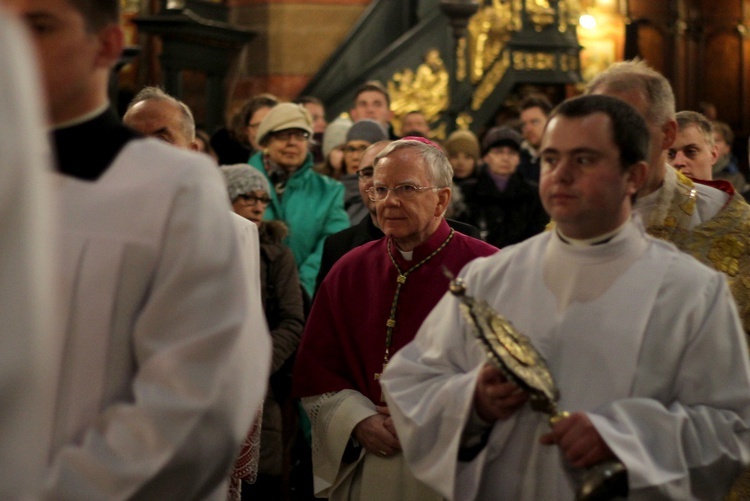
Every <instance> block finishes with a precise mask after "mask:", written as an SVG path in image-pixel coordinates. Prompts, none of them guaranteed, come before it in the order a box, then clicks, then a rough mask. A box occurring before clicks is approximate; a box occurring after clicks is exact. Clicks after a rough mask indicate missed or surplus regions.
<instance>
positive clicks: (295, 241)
mask: <svg viewBox="0 0 750 501" xmlns="http://www.w3.org/2000/svg"><path fill="white" fill-rule="evenodd" d="M248 163H249V164H250V165H251V166H253V167H255V168H256V169H258V170H259V171H260V172H262V173H263V174H264V175H265V176H266V179H268V173H267V172H266V169H265V166H264V165H263V152H258V153H256V154H254V155H253V156H252V157H250V160H249V161H248ZM312 166H313V160H312V155H311V154H309V153H308V154H307V159H306V160H305V163H304V164H303V165H302V167H300V168H299V169H298V170H297V171H296V172H295V173H294V174H292V176H291V177H290V178H289V180H288V181H287V184H286V189H285V190H284V195H283V196H282V197H281V202H279V199H278V197H277V196H276V192H275V190H273V189H271V203H270V204H269V206H268V208H267V209H266V213H265V216H264V217H263V219H265V220H267V221H271V220H274V219H280V220H281V221H284V222H285V223H286V225H287V226H288V227H289V236H288V237H287V238H286V240H285V241H284V243H285V244H286V245H288V246H289V248H290V249H292V253H293V254H294V260H295V261H296V262H297V269H298V270H299V278H300V282H301V283H302V285H303V286H304V287H305V290H306V291H307V292H308V294H310V296H311V297H312V294H313V291H314V290H315V278H316V277H317V276H318V269H319V268H320V258H321V255H322V253H323V242H324V241H325V239H326V237H327V236H328V235H332V234H334V233H336V232H338V231H341V230H343V229H345V228H348V227H349V216H348V215H347V214H346V211H344V186H343V185H342V184H341V183H339V182H338V181H335V180H333V179H331V178H329V177H326V176H323V175H321V174H318V173H317V172H315V171H314V170H312ZM268 184H269V185H271V186H272V187H273V183H271V180H270V179H269V180H268Z"/></svg>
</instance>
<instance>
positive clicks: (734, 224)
mask: <svg viewBox="0 0 750 501" xmlns="http://www.w3.org/2000/svg"><path fill="white" fill-rule="evenodd" d="M662 190H663V193H662V196H660V198H659V202H658V205H657V207H656V208H655V209H654V210H652V211H651V213H650V214H648V215H644V224H645V225H646V231H647V232H648V233H649V234H650V235H652V236H654V237H656V238H660V239H663V240H667V241H670V242H672V243H673V244H675V245H676V246H677V247H678V248H679V249H680V250H681V251H683V252H686V253H688V254H690V255H691V256H693V257H694V258H696V259H697V260H698V261H700V262H702V263H704V264H706V265H707V266H710V267H711V268H713V269H715V270H717V271H720V272H722V273H724V274H725V275H726V276H727V281H728V283H729V287H730V289H731V291H732V295H733V296H734V300H735V302H736V303H737V309H738V311H739V314H740V318H741V319H742V325H743V327H744V329H745V334H746V335H749V336H750V205H748V204H747V202H745V200H744V199H743V198H742V196H740V195H739V194H737V193H732V194H731V195H730V198H729V201H728V202H727V203H726V204H725V205H724V207H722V208H721V210H720V211H719V212H718V213H717V214H716V215H715V216H714V217H713V218H711V219H710V220H708V221H705V222H703V223H701V224H699V225H697V226H695V227H693V228H690V227H689V222H690V219H691V217H692V215H693V213H694V212H695V210H696V197H697V192H696V189H695V183H694V182H693V181H691V180H690V179H688V178H687V177H686V176H684V175H682V174H680V173H679V172H677V176H676V178H674V177H672V176H666V177H665V182H664V186H663V187H662Z"/></svg>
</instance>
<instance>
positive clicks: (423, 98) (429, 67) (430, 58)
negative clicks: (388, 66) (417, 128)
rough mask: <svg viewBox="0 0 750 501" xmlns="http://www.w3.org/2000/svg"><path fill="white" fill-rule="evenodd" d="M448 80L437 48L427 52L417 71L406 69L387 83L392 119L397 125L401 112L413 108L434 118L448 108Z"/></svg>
mask: <svg viewBox="0 0 750 501" xmlns="http://www.w3.org/2000/svg"><path fill="white" fill-rule="evenodd" d="M448 79H449V78H448V71H447V70H446V69H445V64H444V63H443V60H442V59H441V57H440V52H439V51H438V50H437V49H430V50H429V51H427V54H425V58H424V63H422V64H420V65H419V66H418V67H417V70H416V72H415V71H413V70H411V69H410V68H407V69H405V70H403V71H401V72H398V73H395V74H394V75H393V77H392V78H391V80H390V81H389V82H388V92H389V93H390V95H391V110H393V114H394V118H395V120H394V122H395V123H396V124H400V123H401V119H402V118H403V117H404V115H406V114H407V113H409V112H410V111H416V110H419V111H421V112H422V113H423V114H424V116H425V118H426V119H427V121H428V122H430V123H431V122H433V121H435V120H436V119H437V118H438V117H439V115H440V113H441V112H443V111H445V110H446V109H448ZM395 132H396V133H397V134H399V133H400V132H401V131H399V130H397V131H395Z"/></svg>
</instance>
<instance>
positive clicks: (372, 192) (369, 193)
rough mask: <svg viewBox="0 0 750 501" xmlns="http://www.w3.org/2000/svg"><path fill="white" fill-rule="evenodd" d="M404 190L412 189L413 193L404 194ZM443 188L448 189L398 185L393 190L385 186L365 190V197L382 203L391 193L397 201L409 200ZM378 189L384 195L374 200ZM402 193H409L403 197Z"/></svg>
mask: <svg viewBox="0 0 750 501" xmlns="http://www.w3.org/2000/svg"><path fill="white" fill-rule="evenodd" d="M404 188H414V190H415V191H414V192H406V191H404ZM443 188H448V186H415V185H413V184H400V185H398V186H395V187H393V188H388V187H386V186H372V187H370V188H367V190H366V191H367V196H368V197H369V198H370V200H371V201H373V202H383V201H384V200H385V199H386V198H388V195H390V193H391V192H394V194H395V196H396V197H398V199H399V200H411V199H413V198H414V197H416V196H417V194H419V193H423V192H424V191H426V190H442V189H443ZM379 189H384V190H387V191H386V194H385V196H384V197H383V198H375V193H376V192H377V190H379ZM404 193H409V195H407V196H404Z"/></svg>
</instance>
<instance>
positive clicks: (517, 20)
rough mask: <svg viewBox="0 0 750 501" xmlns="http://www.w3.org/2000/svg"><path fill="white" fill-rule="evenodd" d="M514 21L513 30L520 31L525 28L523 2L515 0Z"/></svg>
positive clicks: (512, 23) (512, 21)
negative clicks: (522, 15) (522, 14)
mask: <svg viewBox="0 0 750 501" xmlns="http://www.w3.org/2000/svg"><path fill="white" fill-rule="evenodd" d="M512 10H513V19H512V20H511V30H513V31H519V30H521V29H522V28H523V19H522V17H521V13H522V12H523V0H513V9H512Z"/></svg>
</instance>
